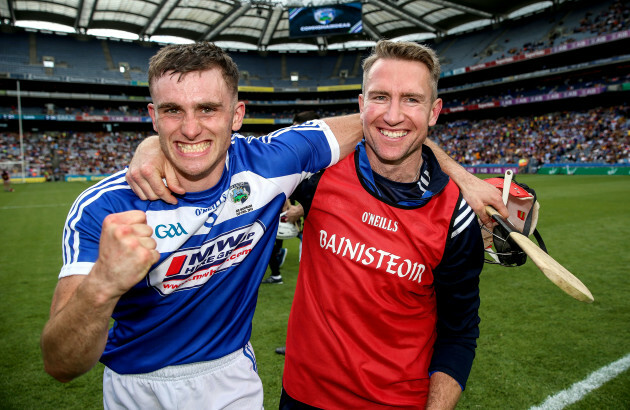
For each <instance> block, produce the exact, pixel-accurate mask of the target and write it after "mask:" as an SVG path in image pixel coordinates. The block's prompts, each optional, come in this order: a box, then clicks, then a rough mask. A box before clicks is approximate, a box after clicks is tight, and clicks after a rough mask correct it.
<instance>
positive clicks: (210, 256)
mask: <svg viewBox="0 0 630 410" xmlns="http://www.w3.org/2000/svg"><path fill="white" fill-rule="evenodd" d="M264 232H265V230H264V228H263V227H262V225H261V224H260V223H254V224H252V225H248V226H243V227H240V228H237V229H235V230H233V231H230V232H226V233H224V234H222V235H220V236H218V237H216V238H213V239H211V240H210V241H208V242H206V243H204V244H203V245H201V246H200V247H195V248H190V249H184V250H180V251H178V252H174V253H173V254H171V255H170V256H169V257H168V258H167V259H166V260H164V262H162V263H161V264H160V265H159V266H158V267H157V268H155V269H154V270H152V271H151V272H149V275H148V277H147V278H148V281H149V285H151V286H153V287H154V288H155V289H156V290H157V291H158V292H159V293H160V294H161V295H168V294H170V293H173V292H175V291H178V290H184V289H190V288H196V287H199V286H202V285H203V284H204V283H206V282H207V281H208V280H210V278H211V277H212V276H213V275H214V274H216V273H218V272H221V271H225V270H227V269H228V268H230V267H232V266H235V265H238V264H239V263H241V262H242V261H243V260H244V259H245V257H246V256H247V255H248V254H249V253H250V252H251V250H252V248H253V247H254V245H255V244H256V242H258V240H260V238H261V237H262V235H263V234H264Z"/></svg>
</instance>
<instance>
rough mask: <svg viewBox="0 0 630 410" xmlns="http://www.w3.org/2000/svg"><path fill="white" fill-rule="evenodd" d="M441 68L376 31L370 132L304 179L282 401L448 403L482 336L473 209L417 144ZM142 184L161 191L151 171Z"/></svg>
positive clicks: (368, 86) (434, 110)
mask: <svg viewBox="0 0 630 410" xmlns="http://www.w3.org/2000/svg"><path fill="white" fill-rule="evenodd" d="M438 77H439V63H438V61H437V58H436V56H435V54H434V53H433V52H432V51H431V50H429V49H426V48H425V47H421V46H419V45H417V44H414V43H398V44H397V43H392V42H387V41H382V42H379V43H378V44H377V46H376V48H375V54H374V57H371V58H370V59H369V60H368V62H366V63H365V73H364V91H363V94H362V95H361V97H360V100H359V102H360V108H361V119H362V123H363V124H362V125H363V134H364V136H365V141H364V142H362V143H361V144H359V145H358V146H357V148H356V151H355V152H354V155H352V156H349V157H347V158H345V159H344V160H342V161H341V162H340V163H338V164H336V165H334V166H332V167H330V168H328V169H327V170H325V171H324V172H323V173H321V174H317V181H314V178H315V177H313V178H311V179H309V180H308V181H305V182H303V185H302V186H301V188H300V190H301V191H304V194H303V195H302V196H301V198H300V199H301V200H302V201H303V202H302V203H303V205H305V208H306V210H307V216H306V219H305V223H306V225H305V230H304V235H305V236H304V252H303V256H302V258H303V259H302V262H301V264H300V273H299V275H298V288H297V290H296V295H295V298H294V305H293V308H292V311H291V317H290V323H289V330H288V337H287V350H286V354H287V356H286V361H285V374H284V378H283V384H284V387H285V389H286V391H285V392H284V393H283V397H282V401H281V406H283V408H286V409H301V408H309V409H310V408H313V407H315V408H362V409H363V408H385V407H394V406H395V407H397V408H398V407H400V408H424V407H425V406H426V407H428V408H452V407H454V406H455V404H456V403H457V400H458V398H459V396H460V394H461V391H462V389H463V387H464V385H465V383H466V379H467V377H468V373H469V371H470V366H471V364H472V358H473V357H474V350H475V345H476V342H475V340H476V338H477V335H478V327H477V326H478V320H479V318H478V306H479V293H478V281H479V273H480V271H481V266H482V263H483V246H482V241H481V235H480V230H479V226H478V225H477V224H476V219H475V217H474V216H475V215H474V213H473V212H472V210H471V208H470V207H469V205H468V204H467V202H466V200H464V199H463V197H462V195H461V193H460V190H459V189H458V188H457V187H456V186H455V185H454V184H453V182H451V181H449V178H448V177H447V176H446V174H445V173H444V172H443V171H442V169H441V168H440V167H441V165H443V164H442V163H439V164H438V160H437V159H436V156H442V155H443V153H439V152H438V153H437V155H436V154H434V153H433V150H432V149H430V148H429V147H428V146H427V145H425V144H427V140H426V138H427V132H428V128H429V127H430V126H432V125H434V124H435V122H436V121H437V118H438V115H439V112H440V109H441V100H440V99H439V98H437V80H438ZM393 79H395V81H394V80H393ZM145 154H146V153H145ZM145 154H143V155H145ZM154 156H155V154H150V155H148V158H151V157H154ZM145 158H146V157H145ZM143 162H144V161H143ZM158 162H159V161H158ZM446 167H448V168H449V169H451V168H450V167H451V165H449V163H446V166H445V167H444V168H446ZM146 174H147V175H149V174H151V172H147V173H146ZM458 178H460V179H459V181H460V183H462V181H463V186H464V187H465V188H467V189H468V190H469V191H470V190H471V187H470V186H468V185H467V182H466V181H467V180H466V179H465V178H464V179H461V175H460V176H458ZM142 183H144V184H146V187H148V186H152V187H154V188H151V189H153V190H157V191H160V190H163V189H164V187H163V185H162V184H161V182H159V178H158V179H157V180H156V179H153V182H151V183H150V182H148V181H142ZM307 183H308V184H311V185H312V186H311V187H310V188H305V187H304V184H307ZM482 184H485V183H482ZM486 185H488V184H486ZM151 189H147V190H146V191H145V194H146V195H152V196H154V197H156V194H155V193H151V192H150V191H151ZM472 192H477V194H479V192H481V193H482V194H481V195H476V196H474V195H473V201H474V202H475V203H476V208H477V209H478V208H479V204H482V203H483V202H486V203H489V204H493V205H494V206H498V207H500V208H502V209H503V211H505V209H504V207H502V206H501V204H500V198H498V197H497V195H496V192H486V193H487V195H486V194H484V189H483V187H480V189H479V190H477V188H476V187H475V188H472ZM163 194H164V191H162V193H161V194H160V195H163ZM469 196H470V192H469ZM164 198H165V200H169V201H171V200H172V198H169V197H168V195H165V196H164ZM300 199H298V200H300ZM479 212H480V215H483V214H482V213H481V210H479Z"/></svg>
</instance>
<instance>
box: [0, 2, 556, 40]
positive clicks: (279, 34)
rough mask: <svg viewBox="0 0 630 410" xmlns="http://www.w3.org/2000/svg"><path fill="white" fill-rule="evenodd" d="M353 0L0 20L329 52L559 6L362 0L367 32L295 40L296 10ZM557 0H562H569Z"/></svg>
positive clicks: (81, 10) (125, 5) (48, 10)
mask: <svg viewBox="0 0 630 410" xmlns="http://www.w3.org/2000/svg"><path fill="white" fill-rule="evenodd" d="M350 1H352V0H348V1H344V2H341V1H330V0H328V1H326V0H310V1H300V0H240V1H239V0H54V1H50V0H0V18H1V19H2V20H1V21H2V24H9V25H17V24H19V22H20V21H25V20H28V21H44V22H50V23H56V24H61V25H65V26H69V27H70V28H71V29H72V30H73V31H75V32H77V33H88V34H89V33H90V32H91V31H93V30H95V29H108V30H111V29H113V30H121V31H124V32H129V33H133V34H134V35H137V38H138V39H140V40H157V39H159V38H163V37H162V36H166V37H167V38H168V37H177V38H183V39H186V40H191V41H198V40H210V41H213V42H216V43H218V44H220V45H222V46H223V47H227V48H236V49H255V50H261V51H262V50H295V49H312V50H325V49H335V48H352V47H353V46H354V47H359V48H361V47H366V46H368V45H371V44H373V41H376V40H378V39H379V38H389V39H394V38H406V39H410V40H423V39H428V38H434V37H440V36H445V35H448V34H451V33H453V32H454V31H460V30H463V29H465V28H472V27H474V26H475V25H478V26H480V25H484V24H485V25H487V24H491V23H498V22H501V21H504V20H505V19H508V18H510V17H512V15H513V14H514V13H518V12H519V10H521V12H522V11H523V10H525V11H528V10H535V9H536V8H545V7H549V6H551V5H552V4H553V3H552V2H551V1H544V2H542V3H541V1H540V0H510V1H505V0H362V10H363V33H361V34H354V35H344V36H332V37H312V38H300V39H292V38H290V37H289V20H288V9H289V8H290V7H304V6H313V7H319V6H327V5H331V4H342V3H347V2H350ZM553 1H554V3H556V4H557V3H561V2H563V1H565V0H553ZM567 1H568V0H567ZM163 41H164V40H163ZM165 42H174V41H172V40H171V41H168V40H165ZM366 42H368V43H366ZM364 43H365V44H364Z"/></svg>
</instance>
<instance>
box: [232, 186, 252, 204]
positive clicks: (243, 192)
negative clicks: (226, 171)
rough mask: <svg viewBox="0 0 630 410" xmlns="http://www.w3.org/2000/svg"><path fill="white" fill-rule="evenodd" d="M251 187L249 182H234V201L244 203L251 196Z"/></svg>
mask: <svg viewBox="0 0 630 410" xmlns="http://www.w3.org/2000/svg"><path fill="white" fill-rule="evenodd" d="M250 192H251V189H250V187H249V183H248V182H239V183H238V184H234V185H232V186H231V187H230V198H231V199H232V202H234V203H238V202H240V203H241V204H244V203H245V202H246V201H247V198H249V193H250Z"/></svg>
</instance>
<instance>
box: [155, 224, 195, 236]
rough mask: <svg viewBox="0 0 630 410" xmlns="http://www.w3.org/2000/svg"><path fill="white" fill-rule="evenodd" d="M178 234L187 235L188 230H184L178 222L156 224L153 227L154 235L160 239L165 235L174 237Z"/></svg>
mask: <svg viewBox="0 0 630 410" xmlns="http://www.w3.org/2000/svg"><path fill="white" fill-rule="evenodd" d="M180 235H188V232H186V230H185V229H184V227H183V226H182V224H180V223H178V224H177V225H173V224H168V225H158V226H156V227H155V236H157V237H158V238H160V239H164V238H166V237H168V238H174V237H176V236H180Z"/></svg>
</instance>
